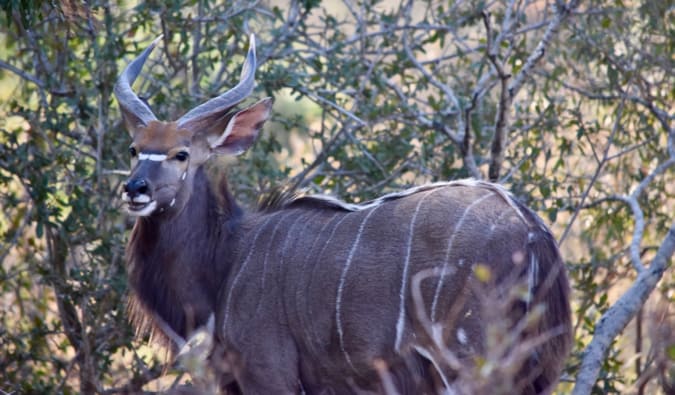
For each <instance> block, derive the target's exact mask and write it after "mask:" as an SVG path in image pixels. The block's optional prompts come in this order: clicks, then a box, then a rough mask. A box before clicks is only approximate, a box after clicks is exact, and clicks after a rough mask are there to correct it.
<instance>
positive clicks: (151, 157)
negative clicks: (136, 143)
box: [138, 152, 167, 162]
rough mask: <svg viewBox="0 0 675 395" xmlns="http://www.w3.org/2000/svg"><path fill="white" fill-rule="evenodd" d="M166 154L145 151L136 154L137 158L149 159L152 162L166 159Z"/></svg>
mask: <svg viewBox="0 0 675 395" xmlns="http://www.w3.org/2000/svg"><path fill="white" fill-rule="evenodd" d="M166 158H167V156H166V155H164V154H150V153H147V152H141V153H139V154H138V160H151V161H153V162H161V161H164V160H166Z"/></svg>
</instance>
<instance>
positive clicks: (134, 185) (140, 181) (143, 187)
mask: <svg viewBox="0 0 675 395" xmlns="http://www.w3.org/2000/svg"><path fill="white" fill-rule="evenodd" d="M124 192H126V193H127V195H128V196H129V198H130V199H132V200H133V198H134V197H136V196H138V195H147V194H148V182H147V181H146V180H145V179H144V178H135V179H133V180H129V181H128V182H127V183H126V184H124Z"/></svg>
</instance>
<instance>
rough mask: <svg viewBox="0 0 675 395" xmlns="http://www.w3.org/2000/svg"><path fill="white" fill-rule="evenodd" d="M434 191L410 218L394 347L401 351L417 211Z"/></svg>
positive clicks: (424, 197)
mask: <svg viewBox="0 0 675 395" xmlns="http://www.w3.org/2000/svg"><path fill="white" fill-rule="evenodd" d="M432 193H434V191H431V192H429V193H428V194H426V195H424V196H423V197H422V198H421V199H420V201H419V202H417V206H416V207H415V211H414V212H413V215H412V218H411V219H410V229H409V231H408V243H407V245H406V252H405V260H404V261H403V275H402V276H401V277H402V278H401V289H400V290H399V306H398V320H397V321H396V341H395V342H394V348H395V350H396V351H401V341H402V340H403V330H404V329H405V294H406V292H405V290H406V289H407V284H408V272H409V271H410V253H411V252H412V242H413V236H414V234H415V232H414V231H415V220H416V219H417V213H418V212H419V211H420V207H421V206H422V203H424V200H425V199H426V198H428V197H429V196H431V194H432Z"/></svg>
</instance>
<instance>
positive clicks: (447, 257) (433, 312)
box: [431, 193, 494, 322]
mask: <svg viewBox="0 0 675 395" xmlns="http://www.w3.org/2000/svg"><path fill="white" fill-rule="evenodd" d="M490 196H494V195H493V194H492V193H487V194H485V195H484V196H483V197H481V198H479V199H477V200H475V201H474V202H472V203H471V204H470V205H468V206H466V209H465V210H464V212H463V213H462V215H461V216H460V217H459V220H458V221H457V223H456V224H455V228H454V229H453V230H452V234H451V235H450V239H448V248H447V249H446V250H445V261H446V262H447V261H448V260H450V254H451V253H452V246H453V244H454V243H455V235H457V233H458V232H459V230H460V229H461V227H462V225H463V224H464V220H465V219H466V215H467V214H468V213H469V211H471V209H472V208H474V207H475V206H476V205H478V204H479V203H480V202H482V201H483V200H485V199H487V198H489V197H490ZM463 264H464V262H463V261H462V260H461V259H460V260H459V266H462V265H463ZM443 280H444V277H443V276H441V278H439V279H438V285H437V288H436V294H435V295H434V301H433V304H432V305H431V322H436V307H437V305H438V298H437V296H438V294H440V291H441V288H442V284H443Z"/></svg>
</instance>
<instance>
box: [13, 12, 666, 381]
mask: <svg viewBox="0 0 675 395" xmlns="http://www.w3.org/2000/svg"><path fill="white" fill-rule="evenodd" d="M0 5H1V9H2V12H0V208H1V210H0V240H1V241H0V243H1V244H0V264H1V266H0V303H2V306H1V309H0V311H1V313H0V316H1V318H0V319H1V321H2V322H1V323H0V372H2V373H0V390H2V391H3V392H5V393H105V394H113V393H129V392H139V391H141V390H146V391H162V390H166V389H168V388H169V387H171V386H172V385H173V384H174V383H175V382H177V381H181V380H183V381H184V380H186V378H185V377H184V375H183V373H181V372H180V371H178V370H175V369H172V368H170V367H169V368H166V367H165V365H164V358H163V355H162V353H161V352H158V351H157V350H155V349H153V348H152V347H151V346H148V341H147V339H140V340H134V339H133V332H132V330H131V328H130V327H129V325H128V324H127V318H126V312H125V308H124V305H125V304H124V303H125V302H124V300H125V292H126V280H125V270H124V262H123V250H124V243H125V239H126V235H127V233H128V231H129V229H130V227H131V225H132V223H131V221H130V220H129V219H128V218H127V217H126V216H125V215H124V210H123V207H122V203H121V201H120V188H121V184H122V182H123V181H124V175H125V172H126V171H128V166H129V165H128V158H127V155H126V152H127V147H128V144H129V137H128V135H127V133H126V131H125V130H124V129H123V127H122V124H121V122H120V114H119V112H118V109H117V105H116V103H115V101H114V100H113V98H112V86H113V84H114V82H115V79H116V76H117V75H118V73H119V71H120V70H121V68H122V67H123V66H124V65H125V62H128V61H129V60H130V59H132V58H133V57H134V56H135V55H137V54H138V53H139V52H140V51H141V50H142V49H143V48H144V47H145V45H147V44H148V43H149V42H150V41H151V40H152V39H154V38H155V37H157V36H158V35H159V34H163V35H164V37H163V41H162V43H161V44H160V46H159V47H158V48H159V50H156V51H155V52H156V53H155V54H153V56H152V57H151V59H150V61H149V62H148V64H147V65H146V69H145V73H144V74H143V75H142V78H140V79H139V81H138V82H137V84H136V85H135V88H136V90H137V91H138V92H140V94H141V95H142V96H143V97H145V98H147V99H148V100H149V102H150V103H151V105H152V107H153V109H154V110H155V113H156V114H157V115H158V117H159V118H160V119H167V120H172V119H175V118H177V116H179V115H180V114H182V113H184V112H185V111H186V110H187V109H189V108H191V107H192V106H194V105H196V104H198V103H200V102H202V101H204V100H206V99H207V98H209V97H211V96H213V95H216V94H217V93H219V92H222V91H223V90H225V89H227V88H228V87H229V86H232V85H233V84H234V83H235V81H236V79H237V77H238V74H239V69H240V65H241V63H242V60H243V55H244V54H245V51H246V49H247V47H248V42H249V40H248V35H249V34H250V33H255V34H256V38H257V42H258V46H257V49H258V58H259V64H260V66H259V68H258V72H257V80H258V87H257V89H256V92H255V93H254V96H257V97H264V96H273V97H274V98H275V107H274V109H275V112H274V116H273V120H272V122H269V123H268V125H267V126H266V130H265V133H264V134H263V136H262V137H261V138H260V140H259V141H258V143H257V144H256V145H255V147H254V148H253V149H252V150H250V152H249V153H247V154H246V155H245V156H243V157H242V158H240V159H239V160H237V161H233V160H225V159H223V160H221V161H220V162H222V163H220V164H221V165H222V166H223V169H224V170H223V171H227V172H228V175H229V180H230V184H231V186H232V188H233V190H234V192H235V194H236V196H237V197H238V199H239V201H240V202H242V204H243V205H245V206H249V207H251V206H254V205H255V200H256V197H257V196H259V195H260V194H261V193H264V192H266V191H269V190H270V189H271V188H272V187H274V186H275V185H280V184H283V183H287V184H288V185H289V187H291V188H299V189H300V188H301V189H307V190H309V191H315V192H322V193H331V194H334V195H336V196H339V197H341V198H343V199H345V200H348V201H352V202H358V201H363V200H366V199H370V198H373V197H375V196H377V195H380V194H382V193H385V192H390V191H394V190H399V189H400V188H403V187H406V186H409V185H412V184H419V183H423V182H429V181H437V180H448V179H457V178H463V177H469V176H473V177H480V178H486V179H491V180H494V181H498V182H501V183H503V184H505V185H506V186H507V187H508V188H509V189H511V190H512V191H513V192H514V193H515V194H516V195H517V196H518V197H519V198H521V199H522V200H523V201H525V202H526V203H527V204H528V205H529V206H531V207H532V208H533V209H535V210H536V211H538V212H539V214H540V215H541V216H542V217H543V218H544V219H545V220H546V222H547V223H548V224H550V225H551V227H552V229H553V231H554V234H555V235H556V237H557V238H558V240H559V242H560V244H561V249H562V251H563V254H564V257H565V260H566V264H567V267H568V269H569V273H570V276H571V279H572V285H573V288H574V295H573V310H574V327H575V339H576V342H575V348H574V351H573V354H572V355H571V356H570V358H569V360H568V363H567V369H566V372H565V373H564V375H563V380H562V383H561V385H560V386H559V388H558V391H559V392H560V393H569V392H571V391H572V390H573V387H574V386H575V385H576V389H575V391H576V392H575V393H578V394H584V393H590V392H592V393H617V392H621V393H640V394H642V393H673V391H674V390H675V368H674V365H673V361H674V360H675V332H674V330H675V321H674V318H673V309H672V301H673V292H674V289H675V281H673V280H675V276H674V275H673V271H672V255H673V250H674V249H675V227H674V223H673V217H674V216H673V213H674V212H675V197H674V194H675V174H674V172H673V165H675V147H674V145H675V142H674V140H675V132H674V131H673V127H672V121H673V117H674V115H673V102H674V99H675V80H674V78H673V70H675V67H674V66H675V65H674V63H675V60H674V59H673V53H675V51H674V46H675V45H674V41H673V37H674V36H675V23H673V22H674V19H675V5H674V4H673V3H672V2H671V1H658V2H657V1H649V0H641V1H638V0H636V1H610V0H592V1H583V2H578V1H573V0H572V1H571V2H570V3H565V2H563V1H546V0H519V1H503V0H502V1H450V2H445V1H439V0H430V1H425V2H413V1H404V0H402V1H401V2H385V1H375V0H374V1H368V0H353V1H352V0H335V1H328V0H324V1H321V0H304V1H290V2H284V1H275V0H268V1H244V0H235V1H232V2H227V3H223V2H218V1H213V0H169V1H148V2H134V1H123V0H118V1H113V0H111V1H99V0H94V1H89V2H76V1H63V2H46V1H45V2H41V1H32V0H2V1H0ZM540 50H541V51H540ZM617 302H618V303H617ZM584 374H586V376H584ZM162 375H164V379H160V380H158V379H157V378H158V377H160V376H162ZM167 377H168V378H170V379H167Z"/></svg>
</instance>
